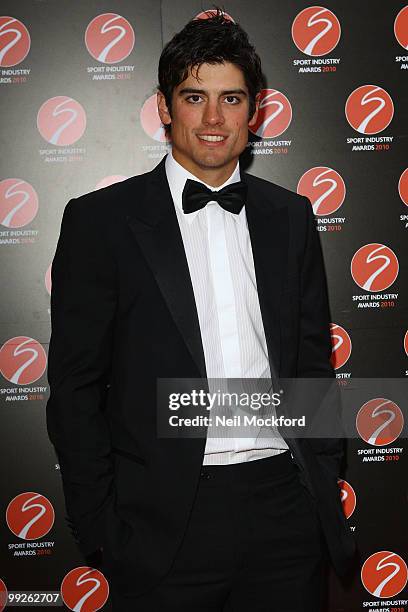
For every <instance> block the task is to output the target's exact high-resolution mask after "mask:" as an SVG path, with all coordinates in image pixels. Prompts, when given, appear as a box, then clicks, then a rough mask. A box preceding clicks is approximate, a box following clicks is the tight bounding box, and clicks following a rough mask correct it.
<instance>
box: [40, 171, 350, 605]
mask: <svg viewBox="0 0 408 612" xmlns="http://www.w3.org/2000/svg"><path fill="white" fill-rule="evenodd" d="M244 176H245V180H246V181H247V183H248V200H247V204H246V214H247V220H248V227H249V232H250V238H251V243H252V250H253V256H254V264H255V272H256V279H257V287H258V294H259V301H260V307H261V314H262V320H263V325H264V329H265V335H266V340H267V346H268V353H269V361H270V368H271V373H272V378H273V379H274V381H275V384H276V381H277V379H278V378H282V377H287V378H289V377H304V378H306V377H316V378H317V377H333V371H332V368H331V366H330V363H329V358H330V352H331V343H330V336H329V314H328V302H327V294H326V288H325V279H324V271H323V262H322V256H321V251H320V246H319V241H318V235H317V232H316V230H315V223H314V218H313V212H312V208H311V206H310V203H309V201H308V200H307V199H306V198H304V197H301V196H299V195H297V194H295V193H292V192H290V191H287V190H286V189H283V188H282V187H279V186H277V185H274V184H272V183H269V182H267V181H265V180H262V179H259V178H256V177H254V176H251V175H244ZM51 322H52V334H51V340H50V347H49V362H48V363H49V365H48V379H49V383H50V390H51V394H50V398H49V401H48V404H47V427H48V433H49V437H50V439H51V441H52V443H53V444H54V446H55V449H56V452H57V455H58V459H59V462H60V469H61V475H62V481H63V489H64V494H65V501H66V507H67V513H68V520H69V522H70V524H71V527H72V530H73V533H74V535H75V537H76V539H77V543H78V545H79V548H80V550H81V551H82V552H83V553H84V554H85V555H88V554H89V553H91V552H92V551H94V550H96V549H98V548H99V547H103V549H104V560H105V561H104V562H105V563H106V565H105V567H106V571H107V572H108V574H109V576H110V578H111V579H112V580H113V581H116V584H117V585H118V586H119V587H120V588H122V589H123V592H129V593H140V592H142V591H143V590H145V589H146V588H148V587H149V586H151V585H154V584H155V583H157V582H158V581H159V579H160V578H161V577H162V576H163V575H164V574H165V573H166V571H167V570H168V569H169V568H170V565H171V562H172V560H173V559H174V557H175V555H176V552H177V548H178V546H179V545H180V543H181V540H182V536H183V533H184V531H185V528H186V525H187V522H188V518H189V513H190V511H191V508H192V505H193V502H194V497H195V493H196V489H197V485H198V480H199V474H200V468H201V465H202V461H203V453H204V446H205V439H198V438H196V439H192V438H190V439H189V438H186V439H180V438H179V439H169V438H159V437H158V436H157V433H156V380H157V378H180V377H183V378H199V377H204V378H205V376H206V370H205V361H204V353H203V347H202V341H201V334H200V328H199V322H198V316H197V310H196V306H195V300H194V294H193V288H192V284H191V279H190V275H189V270H188V265H187V260H186V256H185V252H184V248H183V243H182V238H181V234H180V230H179V226H178V221H177V217H176V213H175V210H174V204H173V201H172V198H171V194H170V189H169V186H168V182H167V178H166V173H165V166H164V160H163V161H162V162H161V163H160V164H159V165H158V166H157V167H156V168H155V169H154V170H153V171H152V172H149V173H146V174H143V175H140V176H135V177H133V178H130V179H128V180H126V181H124V182H122V183H117V184H115V185H112V186H110V187H107V188H105V189H102V190H99V191H96V192H93V193H89V194H87V195H84V196H82V197H80V198H78V199H76V200H71V201H70V202H69V203H68V205H67V206H66V208H65V210H64V215H63V219H62V225H61V233H60V237H59V241H58V245H57V250H56V254H55V257H54V261H53V265H52V297H51ZM287 443H288V445H289V447H290V450H291V452H292V454H293V457H294V459H295V461H296V462H297V463H298V465H299V467H300V469H301V473H302V475H303V477H304V481H305V483H306V484H307V486H308V488H309V490H310V492H311V493H312V495H313V496H314V497H315V499H316V503H317V505H318V509H319V513H320V517H321V523H322V527H323V530H324V533H325V536H326V541H327V544H328V548H329V551H330V554H331V557H332V561H333V563H334V566H335V568H336V569H337V571H338V572H339V573H343V572H344V571H345V569H346V567H347V564H348V561H349V560H350V558H351V557H352V554H353V551H354V542H353V539H352V537H351V535H350V532H349V529H348V527H347V525H346V521H345V518H344V515H343V512H342V507H341V502H340V496H339V491H338V485H337V476H338V471H339V463H340V460H341V456H342V445H341V443H340V441H339V440H335V439H331V440H328V439H325V440H318V439H314V440H305V439H303V440H294V439H287Z"/></svg>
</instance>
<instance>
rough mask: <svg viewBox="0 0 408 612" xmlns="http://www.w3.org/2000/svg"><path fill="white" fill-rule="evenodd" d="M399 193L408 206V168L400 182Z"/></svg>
mask: <svg viewBox="0 0 408 612" xmlns="http://www.w3.org/2000/svg"><path fill="white" fill-rule="evenodd" d="M398 193H399V195H400V198H401V200H402V201H403V202H404V204H406V205H407V206H408V168H405V170H404V172H403V173H402V174H401V176H400V179H399V181H398Z"/></svg>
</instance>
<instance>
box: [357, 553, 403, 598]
mask: <svg viewBox="0 0 408 612" xmlns="http://www.w3.org/2000/svg"><path fill="white" fill-rule="evenodd" d="M407 579H408V569H407V565H406V563H405V561H404V559H403V558H402V557H400V556H399V555H397V554H396V553H394V552H390V551H389V550H380V551H379V552H376V553H374V554H373V555H371V556H370V557H368V559H366V560H365V561H364V565H363V567H362V568H361V582H362V583H363V586H364V588H365V589H366V591H368V592H369V593H370V595H373V596H374V597H380V598H386V599H389V598H390V597H395V596H396V595H398V593H401V591H402V589H404V588H405V585H406V584H407Z"/></svg>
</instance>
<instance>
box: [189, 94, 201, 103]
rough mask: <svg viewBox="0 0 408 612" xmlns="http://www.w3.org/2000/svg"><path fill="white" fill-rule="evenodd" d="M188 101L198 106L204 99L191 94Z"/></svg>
mask: <svg viewBox="0 0 408 612" xmlns="http://www.w3.org/2000/svg"><path fill="white" fill-rule="evenodd" d="M186 100H187V102H190V103H191V104H198V103H199V102H200V101H201V100H202V98H201V96H200V95H199V94H191V95H190V96H187V98H186Z"/></svg>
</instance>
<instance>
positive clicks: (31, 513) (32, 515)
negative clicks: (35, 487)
mask: <svg viewBox="0 0 408 612" xmlns="http://www.w3.org/2000/svg"><path fill="white" fill-rule="evenodd" d="M54 518H55V513H54V508H53V507H52V504H51V502H50V500H49V499H47V498H46V497H44V495H40V493H33V492H32V491H30V492H27V493H20V495H17V496H16V497H14V499H12V500H11V502H10V503H9V505H8V506H7V510H6V522H7V525H8V527H9V529H10V531H11V532H12V533H14V535H15V536H17V537H18V538H20V539H22V540H38V539H39V538H42V537H44V536H45V535H46V534H47V533H48V532H49V531H50V529H51V527H52V526H53V524H54Z"/></svg>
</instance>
